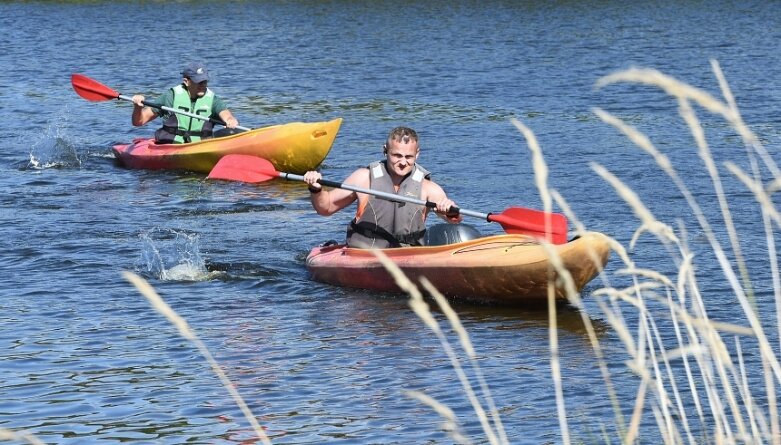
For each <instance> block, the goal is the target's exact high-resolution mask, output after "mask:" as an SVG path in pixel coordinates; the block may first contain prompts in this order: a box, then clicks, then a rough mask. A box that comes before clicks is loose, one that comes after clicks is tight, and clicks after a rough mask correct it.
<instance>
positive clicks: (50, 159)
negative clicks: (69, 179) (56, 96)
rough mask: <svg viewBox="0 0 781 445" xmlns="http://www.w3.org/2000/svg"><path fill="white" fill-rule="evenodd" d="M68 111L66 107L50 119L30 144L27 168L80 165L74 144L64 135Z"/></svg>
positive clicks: (42, 168) (40, 168)
mask: <svg viewBox="0 0 781 445" xmlns="http://www.w3.org/2000/svg"><path fill="white" fill-rule="evenodd" d="M69 115H70V113H69V112H68V109H67V107H66V108H65V110H64V111H63V112H62V113H59V114H58V115H57V117H56V118H55V120H54V121H52V122H51V123H50V124H49V126H48V128H47V129H46V131H45V132H44V133H42V134H40V135H39V136H38V138H37V139H36V140H35V141H34V142H33V143H32V145H31V146H30V162H29V163H28V164H27V168H28V169H32V170H44V169H47V168H68V167H76V168H78V167H81V159H79V154H78V152H77V151H76V145H75V144H73V143H72V142H71V141H70V140H71V139H72V138H70V137H68V136H67V135H66V128H67V125H66V124H67V120H68V116H69Z"/></svg>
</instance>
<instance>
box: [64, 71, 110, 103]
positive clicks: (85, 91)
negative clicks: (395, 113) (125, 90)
mask: <svg viewBox="0 0 781 445" xmlns="http://www.w3.org/2000/svg"><path fill="white" fill-rule="evenodd" d="M71 85H73V89H74V90H76V94H78V95H79V96H81V97H83V98H84V99H87V100H89V101H92V102H103V101H106V100H112V99H119V92H117V91H114V90H112V89H111V88H109V87H107V86H105V85H103V84H102V83H100V82H98V81H97V80H94V79H90V78H89V77H87V76H85V75H83V74H71Z"/></svg>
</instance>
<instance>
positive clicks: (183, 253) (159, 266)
mask: <svg viewBox="0 0 781 445" xmlns="http://www.w3.org/2000/svg"><path fill="white" fill-rule="evenodd" d="M140 237H141V240H142V241H143V245H144V246H143V250H142V252H141V260H140V263H141V264H140V265H139V267H138V269H140V270H141V272H142V273H144V272H145V273H146V274H148V275H151V276H154V277H156V278H158V279H160V280H163V281H206V280H211V279H214V278H217V277H218V276H219V275H220V273H221V272H210V271H209V270H207V269H206V262H205V261H204V259H203V258H202V257H201V253H200V238H199V236H198V235H197V234H193V233H186V232H184V231H180V230H174V229H152V230H150V231H148V232H144V233H142V234H141V235H140Z"/></svg>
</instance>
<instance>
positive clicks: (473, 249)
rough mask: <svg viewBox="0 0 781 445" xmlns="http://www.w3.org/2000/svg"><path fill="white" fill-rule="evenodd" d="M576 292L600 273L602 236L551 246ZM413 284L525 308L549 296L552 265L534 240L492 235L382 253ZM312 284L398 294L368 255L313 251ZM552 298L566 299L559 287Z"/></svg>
mask: <svg viewBox="0 0 781 445" xmlns="http://www.w3.org/2000/svg"><path fill="white" fill-rule="evenodd" d="M552 248H553V249H555V251H556V252H557V253H558V255H559V257H560V258H561V261H562V263H563V265H564V267H565V268H566V269H567V270H568V271H569V272H570V274H571V275H572V278H573V280H574V284H575V288H576V289H577V291H578V292H580V291H581V289H582V288H583V286H585V285H586V283H588V282H589V281H591V280H592V279H593V278H594V277H595V276H597V274H598V273H599V272H600V271H602V269H603V268H604V266H605V264H606V263H607V260H608V257H609V254H610V247H609V245H608V242H607V238H606V237H605V235H602V234H601V233H596V232H589V233H586V234H584V235H583V236H581V237H579V238H577V239H574V240H572V241H569V242H567V243H565V244H559V245H553V246H552ZM382 252H383V253H384V254H385V255H387V256H388V258H390V259H391V260H392V261H393V262H394V263H396V264H397V265H398V266H399V267H400V268H401V270H402V271H404V273H405V274H406V275H407V277H408V278H410V279H411V280H412V281H413V282H416V283H417V281H418V280H419V279H420V277H426V278H427V279H428V280H429V281H430V282H431V283H432V284H433V285H434V286H435V287H436V288H437V289H438V290H439V291H440V292H441V293H442V294H444V295H445V296H449V297H456V298H460V299H464V300H471V301H479V302H487V303H499V304H519V305H520V304H525V303H535V302H538V303H539V302H544V301H545V300H546V299H547V296H548V281H549V280H548V277H549V274H550V273H551V261H550V259H549V257H548V253H547V252H546V250H545V248H544V247H543V246H541V245H540V244H539V242H538V241H537V240H535V239H534V238H532V237H529V236H525V235H495V236H488V237H484V238H477V239H473V240H469V241H464V242H459V243H454V244H447V245H441V246H420V247H399V248H393V249H382ZM306 266H307V268H308V269H309V271H310V273H311V275H312V278H313V279H314V280H316V281H320V282H324V283H329V284H334V285H338V286H345V287H354V288H362V289H371V290H376V291H386V292H399V291H400V290H399V288H398V287H397V286H396V283H395V282H394V280H393V278H391V276H390V275H389V274H388V272H387V271H386V270H385V268H384V267H383V265H382V264H381V263H380V261H379V259H378V258H377V257H376V256H375V255H374V253H372V251H371V250H369V249H357V248H351V247H346V246H343V245H336V246H326V247H316V248H314V249H313V250H312V251H311V252H310V253H309V256H308V257H307V259H306ZM556 298H557V299H560V300H561V299H566V294H565V291H564V288H563V287H560V285H559V287H557V288H556Z"/></svg>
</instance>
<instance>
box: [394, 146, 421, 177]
mask: <svg viewBox="0 0 781 445" xmlns="http://www.w3.org/2000/svg"><path fill="white" fill-rule="evenodd" d="M386 151H387V153H386V156H387V158H388V166H389V170H390V172H391V173H392V174H395V175H398V176H406V175H408V174H409V173H410V172H412V167H413V166H414V165H415V161H416V160H417V159H418V143H417V141H415V140H413V139H407V142H403V141H399V140H392V141H390V143H389V144H388V147H387V150H386Z"/></svg>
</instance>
